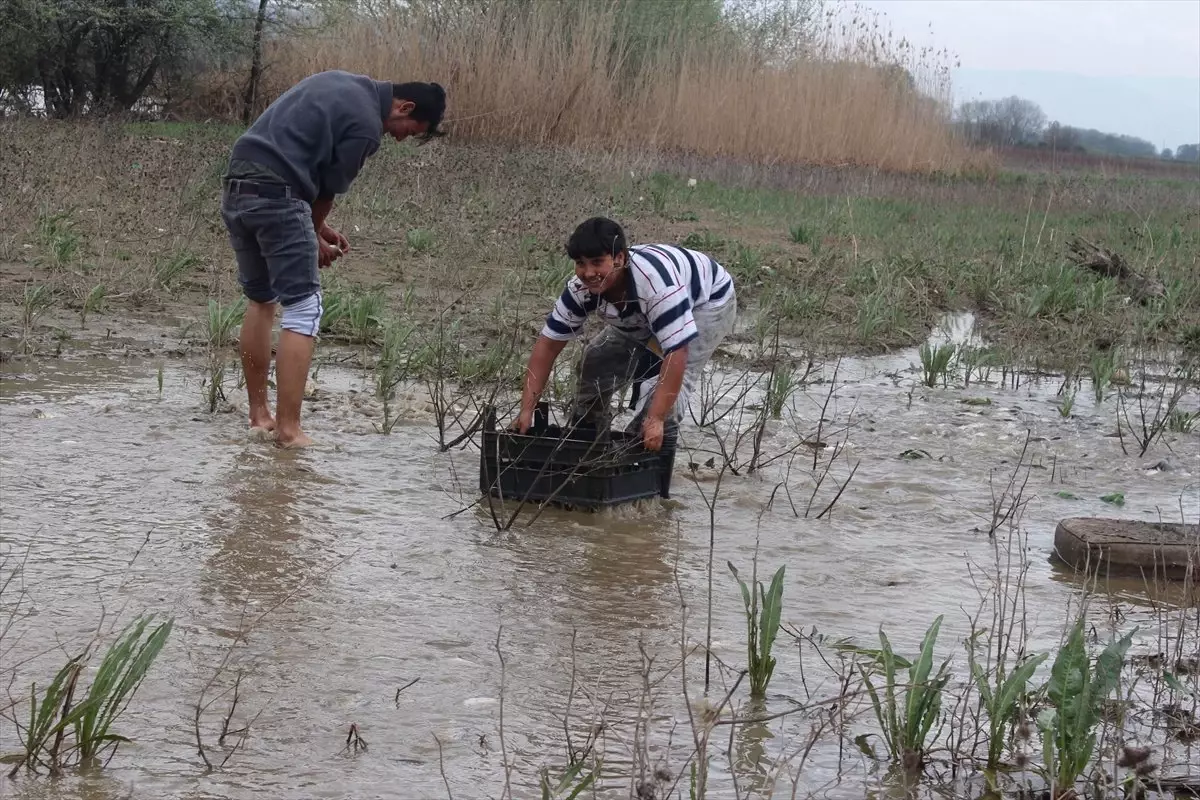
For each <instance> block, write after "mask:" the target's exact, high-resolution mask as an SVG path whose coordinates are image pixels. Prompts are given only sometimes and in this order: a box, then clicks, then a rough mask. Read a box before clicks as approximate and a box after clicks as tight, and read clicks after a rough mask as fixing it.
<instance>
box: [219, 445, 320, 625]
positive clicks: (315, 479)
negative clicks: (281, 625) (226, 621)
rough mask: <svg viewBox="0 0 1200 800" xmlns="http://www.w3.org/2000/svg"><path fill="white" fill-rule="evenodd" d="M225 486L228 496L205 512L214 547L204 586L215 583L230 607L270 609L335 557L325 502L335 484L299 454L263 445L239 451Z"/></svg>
mask: <svg viewBox="0 0 1200 800" xmlns="http://www.w3.org/2000/svg"><path fill="white" fill-rule="evenodd" d="M218 485H219V486H220V488H221V489H222V490H223V491H224V492H226V493H227V498H228V499H227V501H226V502H223V503H219V504H217V505H215V506H214V508H213V509H212V510H211V511H209V512H208V513H207V514H206V518H207V520H208V529H209V530H210V531H211V536H210V538H209V542H210V544H211V545H212V546H211V548H210V549H209V551H208V553H207V555H206V556H205V558H204V568H203V570H202V572H201V575H202V581H201V586H202V588H204V589H206V590H207V589H208V588H209V587H210V586H211V588H212V589H214V590H215V591H216V592H217V593H219V594H220V595H221V597H222V598H223V599H224V600H225V601H226V602H227V603H229V604H230V605H237V604H239V603H244V602H247V601H254V602H256V603H259V604H261V605H262V606H263V607H264V608H269V607H271V606H273V605H275V604H276V603H278V602H280V601H282V600H284V599H285V598H288V597H289V595H291V594H292V593H293V592H295V591H296V590H297V588H298V587H300V586H301V585H303V584H305V583H307V582H309V581H310V580H311V579H312V578H314V577H316V576H317V575H319V574H320V573H321V571H323V569H324V568H326V567H328V566H329V562H330V561H331V558H330V554H329V553H328V551H323V550H322V549H321V548H320V542H321V540H322V538H323V535H322V533H321V531H320V527H321V523H322V519H321V514H320V505H321V504H320V501H319V498H320V497H321V495H322V494H324V493H325V492H327V491H329V490H330V489H331V488H333V487H334V485H335V481H332V480H329V479H326V478H323V477H321V476H320V475H318V474H317V473H316V472H315V471H314V470H313V469H312V468H310V467H307V466H305V465H304V463H303V461H302V459H301V458H300V457H298V456H297V454H296V453H293V452H273V451H272V450H268V449H266V448H256V449H253V450H250V449H248V450H245V451H243V452H240V453H238V454H237V455H236V456H235V457H234V458H233V463H232V464H231V468H230V470H229V472H228V474H227V475H226V476H225V477H224V478H222V479H221V480H219V481H218ZM315 588H316V586H315V585H312V584H310V585H309V586H308V587H307V590H309V591H311V590H314V589H315ZM206 594H207V592H206ZM206 599H207V598H206Z"/></svg>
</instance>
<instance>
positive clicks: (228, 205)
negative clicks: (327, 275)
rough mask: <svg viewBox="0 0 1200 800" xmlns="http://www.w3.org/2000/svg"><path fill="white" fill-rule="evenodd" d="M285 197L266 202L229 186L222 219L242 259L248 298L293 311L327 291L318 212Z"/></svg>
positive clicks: (239, 262)
mask: <svg viewBox="0 0 1200 800" xmlns="http://www.w3.org/2000/svg"><path fill="white" fill-rule="evenodd" d="M279 188H283V187H279ZM285 194H286V196H283V197H263V196H258V195H253V194H240V193H234V192H231V191H230V190H229V188H228V187H227V188H226V189H225V191H224V192H223V193H222V196H221V219H222V220H224V222H225V228H226V229H227V230H228V231H229V243H230V244H231V245H232V246H233V252H234V254H235V255H236V257H237V265H238V282H239V283H240V284H241V285H242V291H243V292H244V293H245V295H246V297H248V298H249V299H251V300H253V301H255V302H258V303H270V302H274V301H277V302H278V303H279V304H280V305H283V306H290V305H291V304H293V303H298V302H300V301H301V300H306V299H308V298H309V297H311V296H312V295H314V294H316V293H317V292H318V291H320V289H321V273H320V268H319V267H318V266H317V255H318V247H317V232H316V230H315V229H314V228H313V223H312V207H311V206H310V205H309V204H308V203H307V202H305V201H304V200H301V199H299V198H297V197H293V196H292V195H291V193H290V192H285Z"/></svg>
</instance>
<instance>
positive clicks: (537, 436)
mask: <svg viewBox="0 0 1200 800" xmlns="http://www.w3.org/2000/svg"><path fill="white" fill-rule="evenodd" d="M547 413H548V408H547V405H546V404H545V403H540V404H539V405H538V408H537V412H536V413H535V415H534V424H533V427H531V428H530V429H529V432H528V433H525V434H520V433H515V432H512V431H508V430H496V412H495V409H494V408H489V409H487V410H486V412H485V416H484V424H483V447H482V451H481V452H480V456H479V490H480V491H481V492H483V493H484V494H490V495H491V496H493V497H498V498H502V499H505V500H518V501H525V502H534V503H549V504H552V505H557V506H563V507H567V508H579V509H598V508H607V507H610V506H615V505H620V504H621V503H628V502H631V501H633V500H641V499H643V498H647V497H654V496H656V495H657V496H660V497H670V496H671V471H672V469H673V468H674V464H675V448H674V442H673V441H671V442H667V441H664V442H663V447H662V449H661V450H659V451H658V452H653V451H650V450H647V449H645V447H643V446H642V439H641V436H640V435H633V434H626V433H625V432H624V431H605V432H602V433H599V434H597V432H596V431H595V430H590V429H583V428H579V429H573V430H569V431H564V430H563V429H562V428H560V427H559V426H557V425H549V424H548V423H547ZM672 438H674V437H672Z"/></svg>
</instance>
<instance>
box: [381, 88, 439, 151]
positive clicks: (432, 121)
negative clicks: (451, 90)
mask: <svg viewBox="0 0 1200 800" xmlns="http://www.w3.org/2000/svg"><path fill="white" fill-rule="evenodd" d="M392 99H394V100H410V101H412V102H413V103H414V104H415V105H416V108H414V109H413V110H412V113H411V114H410V115H409V116H410V117H411V118H412V119H415V120H416V121H417V122H428V123H429V130H427V131H425V133H422V134H421V135H420V138H421V139H424V140H426V141H428V140H430V139H433V138H435V137H437V136H445V135H446V132H445V131H439V130H438V125H440V124H441V123H442V115H443V114H445V113H446V90H445V89H443V88H442V86H441V84H439V83H421V82H417V81H411V82H409V83H393V84H392Z"/></svg>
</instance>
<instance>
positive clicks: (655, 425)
mask: <svg viewBox="0 0 1200 800" xmlns="http://www.w3.org/2000/svg"><path fill="white" fill-rule="evenodd" d="M662 443H663V421H662V420H661V419H657V418H655V417H646V418H645V419H644V420H642V444H643V445H644V446H645V447H646V449H647V450H661V449H662Z"/></svg>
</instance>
